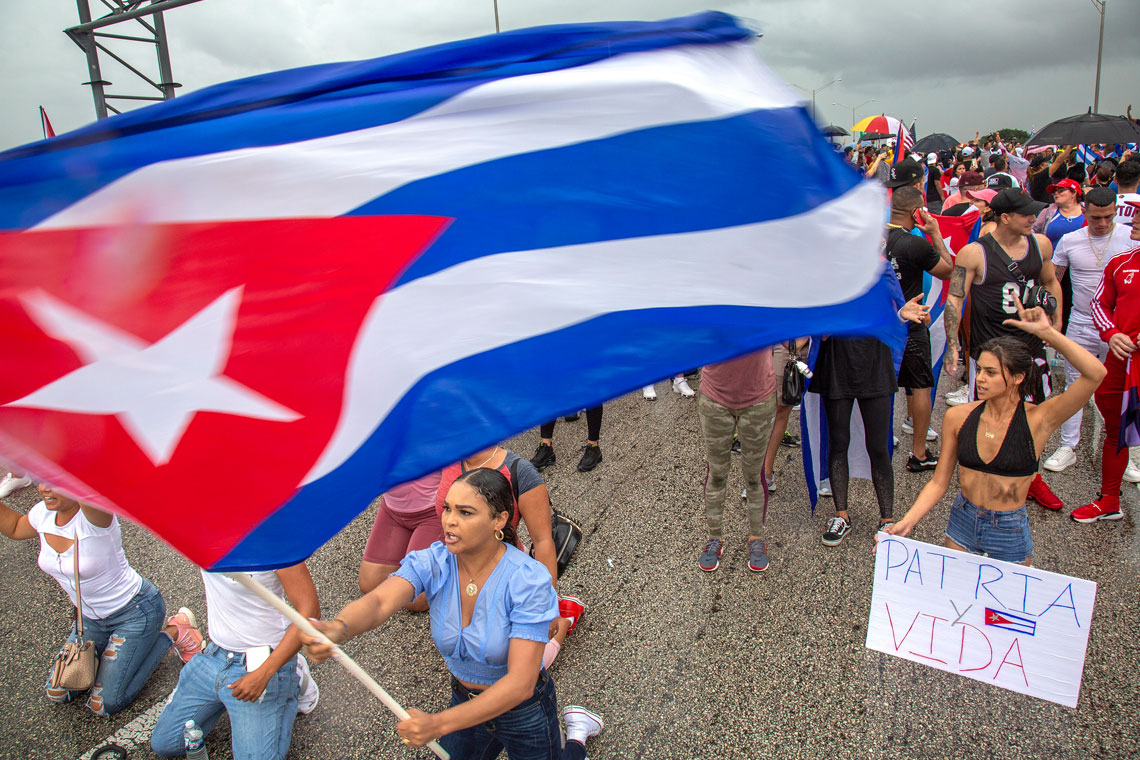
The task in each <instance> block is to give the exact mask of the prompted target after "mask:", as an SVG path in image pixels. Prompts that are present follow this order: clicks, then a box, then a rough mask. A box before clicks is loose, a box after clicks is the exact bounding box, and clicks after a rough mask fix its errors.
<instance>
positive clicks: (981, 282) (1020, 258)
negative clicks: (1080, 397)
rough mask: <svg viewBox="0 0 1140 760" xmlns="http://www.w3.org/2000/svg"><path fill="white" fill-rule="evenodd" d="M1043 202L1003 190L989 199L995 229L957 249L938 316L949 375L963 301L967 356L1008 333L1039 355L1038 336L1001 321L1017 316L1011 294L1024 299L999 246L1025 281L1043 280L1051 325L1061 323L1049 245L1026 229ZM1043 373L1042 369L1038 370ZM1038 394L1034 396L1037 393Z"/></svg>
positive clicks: (955, 366)
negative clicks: (1052, 306)
mask: <svg viewBox="0 0 1140 760" xmlns="http://www.w3.org/2000/svg"><path fill="white" fill-rule="evenodd" d="M1042 206H1043V204H1041V203H1039V202H1037V201H1034V200H1033V199H1031V198H1030V197H1029V196H1027V195H1023V194H1022V193H1020V192H1019V191H1017V190H1003V191H1001V192H1000V193H998V194H997V195H995V196H994V198H993V200H992V201H990V208H991V209H992V210H993V212H994V216H995V218H996V221H997V229H995V230H994V231H993V233H992V234H991V235H986V236H985V237H984V238H982V239H981V240H979V241H977V242H976V243H971V244H970V245H967V246H966V247H965V248H963V249H962V250H961V251H960V252H959V253H958V258H957V261H956V262H955V267H954V273H953V274H952V275H951V277H950V295H949V298H948V300H947V303H946V312H945V315H944V317H943V319H944V322H945V326H946V340H947V346H946V359H945V361H944V366H945V368H946V372H947V373H949V374H950V375H951V376H953V375H955V374H957V372H958V359H959V358H960V355H961V347H960V346H959V344H958V323H959V321H960V320H961V314H962V303H963V301H966V297H967V296H969V300H968V301H967V303H968V304H969V309H970V357H971V358H972V359H977V357H978V354H979V353H980V351H981V347H982V344H984V343H985V342H986V341H987V340H989V339H990V338H996V337H999V336H1002V335H1010V336H1013V337H1015V338H1017V339H1018V340H1021V341H1023V342H1024V343H1025V344H1026V346H1027V347H1028V348H1029V350H1030V352H1031V353H1032V354H1033V356H1034V358H1039V359H1042V360H1044V358H1045V345H1044V344H1043V343H1042V342H1041V340H1040V339H1038V338H1036V337H1034V336H1032V335H1029V334H1028V333H1025V332H1022V331H1021V330H1018V329H1017V328H1014V327H1008V326H1007V325H1005V324H1003V323H1004V321H1005V320H1007V319H1013V318H1016V316H1017V303H1016V299H1017V298H1021V299H1022V300H1023V302H1024V299H1025V297H1026V293H1025V292H1024V291H1025V288H1023V287H1022V285H1021V283H1020V282H1019V280H1018V277H1017V276H1016V275H1015V274H1014V273H1012V272H1010V271H1009V269H1008V268H1007V267H1006V265H1005V263H1004V262H1003V261H1002V257H1001V254H1000V251H1004V252H1005V254H1006V256H1008V257H1009V258H1010V259H1012V260H1013V261H1015V262H1017V266H1018V268H1019V269H1020V270H1021V273H1022V274H1023V275H1024V276H1025V279H1026V283H1027V286H1028V287H1032V286H1034V285H1042V286H1044V287H1045V288H1046V289H1047V290H1048V291H1049V292H1050V293H1052V294H1053V296H1054V297H1055V298H1056V299H1057V306H1058V308H1057V309H1056V311H1055V312H1054V314H1053V323H1054V326H1055V327H1056V328H1057V329H1058V330H1059V329H1060V326H1061V308H1060V306H1061V287H1060V284H1059V283H1058V282H1057V277H1056V274H1055V272H1054V270H1053V246H1052V245H1051V244H1050V243H1049V239H1048V238H1047V237H1045V236H1044V235H1035V234H1033V233H1032V232H1031V228H1032V226H1033V221H1034V219H1035V218H1036V214H1037V213H1038V211H1039V210H1040V209H1041V208H1042ZM1042 377H1043V379H1045V378H1046V377H1047V373H1043V374H1042ZM1038 395H1039V396H1040V397H1037V396H1038ZM1045 395H1046V393H1045V389H1041V392H1040V394H1035V398H1034V399H1033V400H1034V401H1037V402H1038V403H1040V402H1041V401H1044V400H1045Z"/></svg>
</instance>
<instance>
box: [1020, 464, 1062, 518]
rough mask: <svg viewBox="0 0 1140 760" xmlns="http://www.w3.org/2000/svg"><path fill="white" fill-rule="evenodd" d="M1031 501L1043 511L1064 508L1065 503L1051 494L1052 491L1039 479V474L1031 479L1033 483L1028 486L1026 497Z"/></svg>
mask: <svg viewBox="0 0 1140 760" xmlns="http://www.w3.org/2000/svg"><path fill="white" fill-rule="evenodd" d="M1027 498H1030V499H1033V501H1035V502H1037V503H1038V504H1040V505H1041V506H1043V507H1045V509H1052V510H1057V509H1060V508H1061V507H1063V506H1065V502H1063V501H1061V500H1060V499H1058V498H1057V494H1055V493H1053V491H1052V489H1050V488H1049V486H1048V485H1047V484H1046V483H1045V481H1044V480H1042V479H1041V473H1037V475H1036V476H1035V477H1034V478H1033V482H1032V483H1030V484H1029V494H1028V497H1027Z"/></svg>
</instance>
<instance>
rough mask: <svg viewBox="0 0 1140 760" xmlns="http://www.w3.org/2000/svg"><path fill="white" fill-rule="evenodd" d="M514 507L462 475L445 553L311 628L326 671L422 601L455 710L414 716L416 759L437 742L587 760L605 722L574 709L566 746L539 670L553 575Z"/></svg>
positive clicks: (410, 561) (464, 754)
mask: <svg viewBox="0 0 1140 760" xmlns="http://www.w3.org/2000/svg"><path fill="white" fill-rule="evenodd" d="M514 506H515V505H514V495H513V494H512V492H511V485H510V482H509V481H508V480H507V478H506V477H505V476H504V475H503V474H502V473H501V472H498V471H496V470H492V469H488V468H479V469H474V470H469V471H467V472H465V473H463V474H462V475H460V476H459V478H457V479H456V481H455V483H454V484H453V485H452V486H451V489H450V490H449V491H448V494H447V499H446V500H445V502H444V507H443V517H442V522H443V531H444V538H443V541H442V542H436V543H434V544H432V545H431V546H430V547H429V548H427V549H423V550H420V551H415V552H411V553H410V554H408V556H407V557H405V558H404V560H403V562H402V563H401V565H400V569H399V570H397V571H396V572H395V573H393V574H392V575H391V576H390V577H389V578H388V580H386V581H384V582H383V583H382V584H380V585H379V586H378V587H377V588H376V589H374V590H373V591H371V592H370V593H368V594H366V595H365V596H363V597H361V598H360V599H357V600H356V601H355V602H352V603H351V604H349V605H348V606H347V607H345V608H344V609H343V610H341V611H340V614H338V615H337V616H336V617H335V618H334V619H332V620H329V621H320V622H318V623H316V624H315V625H316V627H317V628H318V629H319V630H320V631H321V632H322V633H323V634H324V637H325V638H326V639H327V641H325V640H321V639H318V638H315V637H305V643H306V644H308V645H309V651H310V655H311V657H312V658H313V659H314V660H316V661H317V662H320V661H323V660H325V659H327V658H328V657H329V656H330V655H331V654H332V651H333V650H332V646H330V644H329V641H331V642H333V643H336V644H339V643H341V642H343V641H346V640H347V639H348V638H350V637H352V636H355V635H357V634H360V633H364V632H365V631H368V630H371V629H373V628H375V627H377V626H378V625H380V624H381V623H383V622H384V621H385V620H387V619H388V618H389V617H391V616H392V615H393V614H394V613H395V612H396V611H397V610H399V609H400V608H401V607H403V606H404V605H405V604H407V603H408V602H410V601H411V600H412V599H414V598H415V597H416V596H417V595H418V594H420V593H423V594H425V595H426V597H427V600H428V604H429V606H430V610H431V634H432V638H433V639H434V640H435V645H436V648H437V649H439V652H440V654H442V655H443V659H444V661H445V662H446V663H447V667H448V670H450V671H451V675H452V678H451V689H452V693H451V707H450V708H449V709H447V710H444V711H443V712H440V713H436V714H434V715H429V714H427V713H423V712H420V711H419V710H408V713H409V717H408V719H407V720H404V721H401V722H400V723H399V724H398V725H397V726H396V730H397V731H398V732H399V734H400V736H401V737H402V738H401V741H403V743H404V744H406V745H408V746H412V747H419V746H422V745H424V744H427V743H428V742H429V741H431V740H433V739H437V738H438V739H439V740H440V744H442V745H443V748H444V749H446V750H447V751H448V752H450V753H451V756H452V757H453V758H456V759H457V760H458V759H459V758H473V759H475V760H483V759H485V760H490V758H494V757H498V755H499V753H500V752H502V751H503V750H504V749H505V750H506V752H507V757H508V758H510V759H511V760H539V759H540V758H541V759H542V760H555V759H556V758H567V759H568V760H582V758H585V756H586V748H585V742H586V739H588V738H589V737H591V736H594V735H596V734H598V733H600V732H601V730H602V720H601V718H599V717H598V716H597V715H594V714H593V713H591V712H590V711H589V710H586V709H585V708H582V707H575V706H570V707H567V708H566V710H565V711H564V718H565V721H566V739H567V741H566V743H565V746H563V744H562V739H561V732H560V730H559V725H558V709H557V702H556V699H555V693H554V682H553V681H552V680H551V679H550V676H549V675H548V674H547V672H546V671H545V670H543V669H542V654H543V649H544V647H545V645H546V642H547V640H548V632H549V629H550V623H551V621H552V620H554V619H555V618H556V617H558V598H557V595H556V594H555V593H554V588H553V586H552V585H551V580H550V573H549V571H547V569H546V568H545V567H544V566H543V565H542V564H541V563H539V562H537V561H535V560H534V559H531V558H530V557H528V556H527V555H525V554H523V553H522V552H521V551H519V550H518V549H517V548H515V545H516V544H517V541H516V537H515V534H514V529H513V528H512V527H511V516H512V514H513V511H514ZM441 737H442V738H441Z"/></svg>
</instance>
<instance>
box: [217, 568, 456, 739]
mask: <svg viewBox="0 0 1140 760" xmlns="http://www.w3.org/2000/svg"><path fill="white" fill-rule="evenodd" d="M223 575H226V576H229V577H230V578H232V579H234V580H235V581H237V582H238V583H240V584H241V585H243V586H245V587H246V588H247V589H249V590H250V591H252V592H253V593H255V594H257V596H258V597H259V598H260V599H261V600H262V601H264V602H266V603H267V604H269V605H270V606H272V607H273V609H275V610H277V611H278V612H280V613H281V614H282V615H284V616H285V617H286V618H287V619H288V620H289V622H291V623H292V624H293V625H295V626H297V627H298V628H300V629H301V630H302V631H303V632H304V633H306V634H308V635H310V636H320V637H324V634H323V633H321V632H320V631H318V630H317V629H316V628H315V627H313V624H312V623H310V622H309V621H308V620H306V619H305V616H304V615H302V614H301V613H300V612H297V610H295V609H293V608H292V607H290V606H289V603H288V602H286V601H285V600H284V599H282V598H281V597H279V596H277V594H274V593H273V592H272V591H270V590H269V589H267V588H266V587H265V586H263V585H261V584H260V583H258V582H257V581H255V580H254V579H253V578H251V577H250V576H249V574H248V573H223ZM334 659H335V660H336V661H337V662H339V663H340V664H341V666H342V667H343V668H344V669H345V670H347V671H348V672H349V673H351V674H352V675H353V676H354V677H355V678H356V680H358V681H360V682H361V683H362V684H364V686H365V688H367V689H368V690H369V691H370V692H372V694H373V696H375V697H376V698H377V699H379V700H380V701H381V702H383V703H384V706H385V707H387V708H388V709H389V710H391V711H392V713H393V714H394V715H395V716H396V717H397V718H399V719H400V720H407V719H408V711H407V710H405V709H404V708H403V707H401V706H400V703H399V702H397V701H396V700H394V699H392V695H391V694H389V693H388V692H387V691H385V690H384V688H383V687H382V686H381V685H380V684H378V683H376V681H375V680H373V678H372V676H370V675H368V673H367V672H365V670H364V668H362V667H360V666H359V665H357V664H356V662H355V661H354V660H353V659H352V658H351V657H349V656H348V655H347V654H345V653H344V652H343V651H341V652H340V653H339V654H338V656H337V657H335V658H334ZM426 746H427V748H428V749H430V750H431V751H432V752H434V753H435V756H436V757H438V758H439V759H440V760H451V755H449V754H448V753H447V750H445V749H444V748H443V747H441V746H439V742H436V741H431V742H428V743H427V745H426Z"/></svg>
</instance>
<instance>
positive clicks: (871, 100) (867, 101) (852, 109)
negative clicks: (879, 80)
mask: <svg viewBox="0 0 1140 760" xmlns="http://www.w3.org/2000/svg"><path fill="white" fill-rule="evenodd" d="M874 102H875V99H874V98H871V99H870V100H864V101H863V102H862V103H860V104H859V105H857V106H849V105H847V104H846V103H835V102H833V103H832V104H831V105H833V106H842V107H843V108H850V109H851V123H852V124H853V125H854V124H855V109H856V108H862V107H863V106H865V105H867V104H868V103H874Z"/></svg>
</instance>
